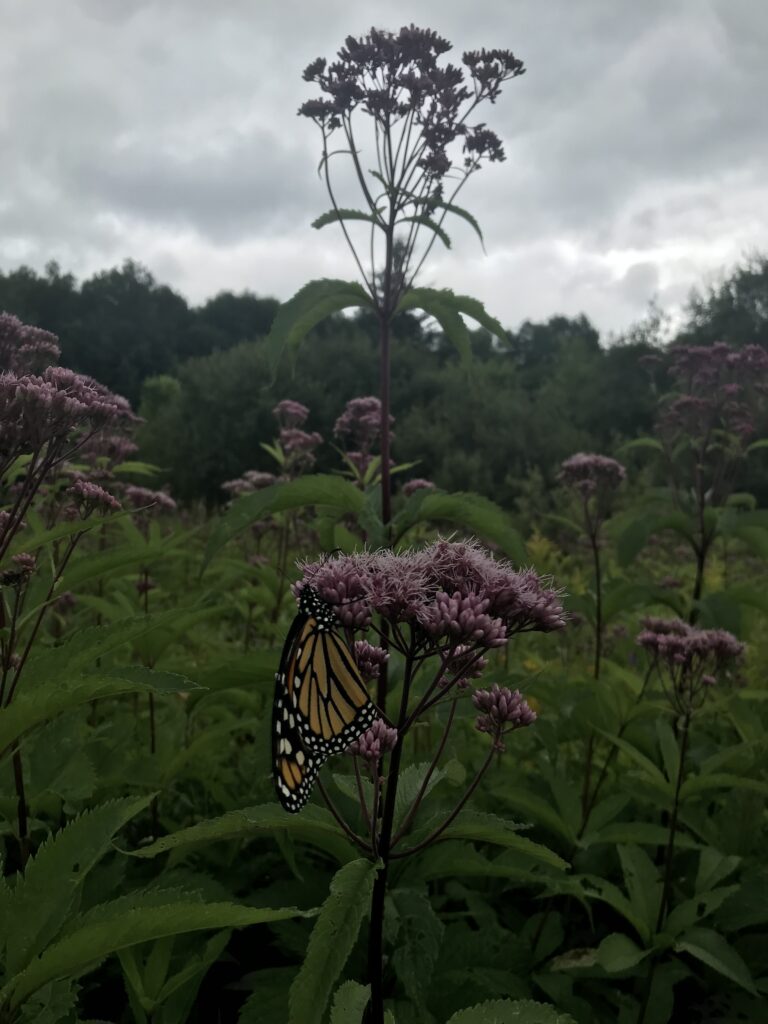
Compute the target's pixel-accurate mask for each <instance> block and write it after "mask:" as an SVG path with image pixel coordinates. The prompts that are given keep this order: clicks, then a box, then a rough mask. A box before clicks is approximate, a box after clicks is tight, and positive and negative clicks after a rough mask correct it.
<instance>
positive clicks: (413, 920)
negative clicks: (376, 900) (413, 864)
mask: <svg viewBox="0 0 768 1024" xmlns="http://www.w3.org/2000/svg"><path fill="white" fill-rule="evenodd" d="M391 896H392V901H393V903H394V905H395V908H396V910H397V913H398V917H399V920H400V929H399V931H398V933H397V940H396V943H395V951H394V953H393V955H392V966H393V968H394V970H395V973H396V974H397V976H398V978H399V979H400V982H401V983H402V986H403V988H404V990H405V993H406V995H407V996H408V998H409V999H411V1000H413V1002H414V1003H416V1005H417V1006H421V1007H423V1006H424V1004H425V999H426V994H427V992H428V990H429V985H430V982H431V980H432V972H433V971H434V969H435V964H436V963H437V958H438V956H439V955H440V944H441V942H442V941H443V932H444V931H445V928H444V926H443V923H442V922H441V920H440V918H439V917H438V916H437V914H436V913H435V911H434V910H433V908H432V904H431V903H430V900H429V897H428V896H427V895H426V893H424V892H419V891H418V890H416V889H399V890H398V889H395V890H394V891H393V892H392V893H391Z"/></svg>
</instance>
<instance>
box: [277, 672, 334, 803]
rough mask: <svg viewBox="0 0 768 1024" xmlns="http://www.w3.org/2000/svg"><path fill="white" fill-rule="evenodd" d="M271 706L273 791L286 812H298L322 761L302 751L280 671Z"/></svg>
mask: <svg viewBox="0 0 768 1024" xmlns="http://www.w3.org/2000/svg"><path fill="white" fill-rule="evenodd" d="M275 682H276V693H275V702H274V704H273V705H272V764H273V772H274V779H275V789H276V790H277V796H278V799H279V801H280V803H281V804H282V805H283V807H284V808H285V809H286V811H291V812H296V811H300V810H301V808H302V807H303V806H304V804H305V803H306V802H307V800H309V796H310V794H311V792H312V786H313V785H314V782H315V779H316V778H317V773H318V772H319V771H320V767H321V765H322V763H323V761H324V758H318V757H316V756H315V755H314V754H312V753H311V752H310V751H308V750H306V749H305V747H304V745H303V743H302V742H301V735H300V733H299V729H298V725H297V721H296V715H295V712H294V708H293V702H292V701H291V699H290V698H289V696H288V694H287V692H286V690H285V686H284V684H282V683H281V674H280V672H278V673H277V675H276V679H275Z"/></svg>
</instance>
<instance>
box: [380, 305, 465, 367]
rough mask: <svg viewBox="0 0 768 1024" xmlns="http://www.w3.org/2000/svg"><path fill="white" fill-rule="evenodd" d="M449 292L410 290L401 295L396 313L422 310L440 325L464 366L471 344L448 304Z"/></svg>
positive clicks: (463, 327) (453, 310)
mask: <svg viewBox="0 0 768 1024" xmlns="http://www.w3.org/2000/svg"><path fill="white" fill-rule="evenodd" d="M451 296H452V293H451V292H447V293H446V292H441V291H437V290H436V289H434V288H412V289H410V290H409V291H407V292H406V293H405V295H403V297H402V298H401V299H400V302H399V303H398V305H397V309H396V310H395V312H396V313H403V312H405V311H406V310H409V309H423V310H424V312H425V313H429V315H430V316H432V317H434V318H435V320H437V322H438V323H439V324H440V326H441V328H442V329H443V333H444V334H445V336H446V338H448V340H449V341H450V342H451V344H452V345H453V346H454V348H455V349H456V351H457V352H458V353H459V358H460V359H461V362H462V363H463V364H464V366H468V365H469V364H470V362H471V360H472V343H471V341H470V337H469V331H468V330H467V326H466V324H465V323H464V321H463V320H462V319H461V317H460V316H459V313H458V311H457V309H456V308H455V306H454V305H453V304H452V303H450V297H451Z"/></svg>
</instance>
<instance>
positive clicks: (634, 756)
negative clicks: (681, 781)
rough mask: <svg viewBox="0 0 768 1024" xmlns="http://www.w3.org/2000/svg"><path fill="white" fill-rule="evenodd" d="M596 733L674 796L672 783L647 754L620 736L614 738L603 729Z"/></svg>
mask: <svg viewBox="0 0 768 1024" xmlns="http://www.w3.org/2000/svg"><path fill="white" fill-rule="evenodd" d="M595 732H599V733H600V735H601V736H605V738H606V739H607V740H610V741H611V743H613V744H615V745H616V746H617V747H618V748H619V750H621V751H623V753H625V754H626V755H627V757H629V758H630V759H631V760H632V761H634V762H635V764H636V765H638V767H639V768H641V769H642V770H643V772H644V773H645V774H646V775H647V776H648V778H649V779H652V780H653V782H655V783H656V785H657V786H659V787H661V788H662V789H664V790H665V792H666V791H668V792H669V794H670V796H671V795H672V788H671V785H670V783H669V782H668V781H667V779H666V778H665V776H664V775H663V773H662V772H661V771H660V770H659V769H658V768H657V767H656V765H655V764H654V763H653V761H651V759H650V758H648V757H646V756H645V754H643V753H641V752H640V751H639V750H638V749H637V747H634V746H632V744H631V743H629V742H628V741H627V740H624V739H622V738H621V737H620V736H613V735H612V734H611V733H609V732H605V731H604V730H603V729H597V728H596V729H595Z"/></svg>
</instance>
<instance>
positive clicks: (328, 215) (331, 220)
mask: <svg viewBox="0 0 768 1024" xmlns="http://www.w3.org/2000/svg"><path fill="white" fill-rule="evenodd" d="M343 220H365V221H368V223H369V224H380V223H381V221H380V219H379V218H378V217H374V215H373V214H372V213H365V211H363V210H346V209H338V210H326V212H325V213H322V214H320V216H319V217H318V218H317V219H316V220H313V221H312V227H313V228H318V229H319V228H324V227H325V226H326V224H338V223H339V221H343ZM345 283H346V282H345Z"/></svg>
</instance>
